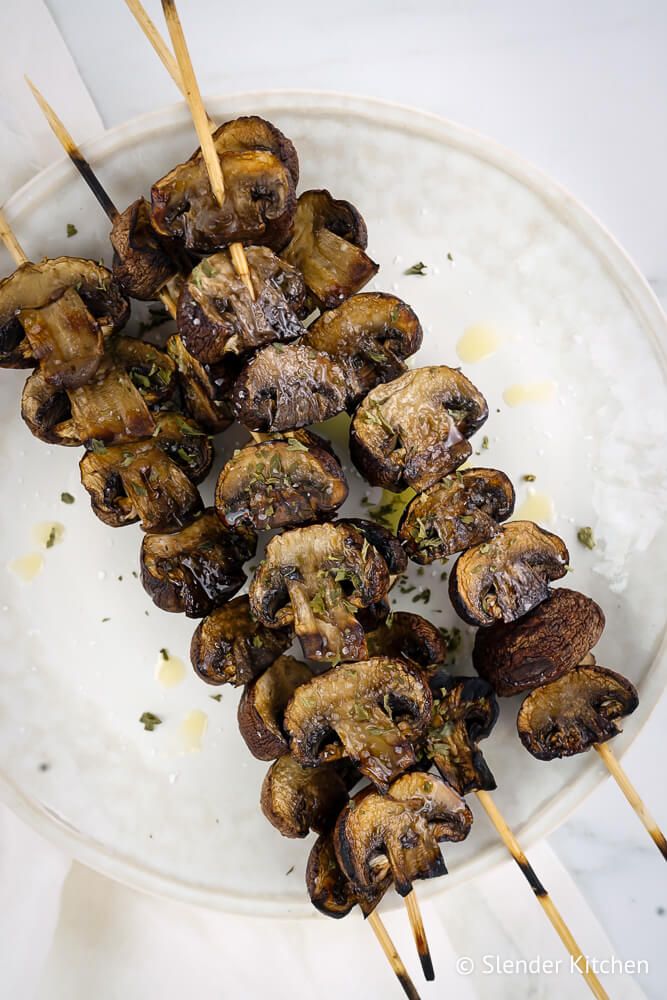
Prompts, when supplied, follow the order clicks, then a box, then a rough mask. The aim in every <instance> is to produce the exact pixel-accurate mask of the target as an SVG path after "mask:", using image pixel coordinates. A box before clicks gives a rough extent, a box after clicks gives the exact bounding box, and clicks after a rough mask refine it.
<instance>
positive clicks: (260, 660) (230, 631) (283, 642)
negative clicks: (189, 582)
mask: <svg viewBox="0 0 667 1000" xmlns="http://www.w3.org/2000/svg"><path fill="white" fill-rule="evenodd" d="M291 644H292V632H291V631H290V629H288V628H283V629H276V628H272V629H269V628H266V627H265V626H264V625H262V624H261V623H260V622H258V621H257V620H256V619H255V618H253V616H252V614H251V611H250V604H249V602H248V598H247V597H246V596H243V597H235V598H234V599H233V600H231V601H230V602H229V603H228V604H225V605H224V606H223V607H221V608H217V609H216V610H215V611H213V612H212V613H211V614H210V615H209V616H208V617H207V618H204V619H203V621H201V622H200V623H199V625H198V626H197V629H196V631H195V634H194V635H193V637H192V643H191V645H190V659H191V661H192V666H193V667H194V670H195V673H196V674H197V675H198V676H199V677H201V679H202V680H203V681H206V683H207V684H233V685H234V686H235V687H238V686H239V685H241V684H248V683H249V682H250V681H252V680H253V678H255V677H258V676H259V675H260V674H261V673H262V672H263V671H264V670H266V668H267V667H268V666H270V665H271V664H272V663H273V661H274V660H275V659H276V658H277V657H279V656H280V655H281V653H284V652H285V650H286V649H287V647H288V646H290V645H291Z"/></svg>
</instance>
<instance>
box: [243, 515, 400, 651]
mask: <svg viewBox="0 0 667 1000" xmlns="http://www.w3.org/2000/svg"><path fill="white" fill-rule="evenodd" d="M388 589H389V572H388V570H387V564H386V563H385V561H384V559H383V558H382V557H381V556H380V554H379V553H378V552H377V551H376V549H375V548H374V547H373V546H372V545H370V544H369V543H368V541H367V540H366V539H365V538H364V536H363V535H362V534H361V532H360V531H358V530H357V529H356V528H354V527H352V526H351V525H348V524H340V523H338V522H336V523H334V524H314V525H310V526H308V527H305V528H292V529H291V530H289V531H286V532H284V533H283V534H282V535H277V536H276V537H274V538H272V539H271V541H270V542H269V544H268V545H267V547H266V553H265V557H264V560H263V561H262V563H261V564H260V566H259V568H258V569H257V572H256V573H255V576H254V579H253V581H252V583H251V584H250V592H249V596H250V607H251V609H252V612H253V614H254V615H255V616H256V617H257V618H258V619H259V621H261V622H263V623H264V624H265V625H268V626H269V627H270V628H273V627H282V626H285V625H290V626H292V625H293V626H294V630H295V632H296V634H297V636H298V637H299V640H300V642H301V645H302V647H303V651H304V655H305V656H307V657H308V658H309V659H314V660H319V661H321V662H324V661H327V660H340V659H346V660H351V659H358V658H359V656H363V655H364V654H365V649H366V646H365V641H364V630H363V628H362V627H361V625H360V624H359V622H358V621H357V618H356V610H357V608H359V607H366V606H368V605H369V604H373V603H374V602H375V601H378V600H380V599H381V598H382V597H384V595H385V594H386V593H387V591H388Z"/></svg>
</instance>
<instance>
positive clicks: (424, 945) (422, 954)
mask: <svg viewBox="0 0 667 1000" xmlns="http://www.w3.org/2000/svg"><path fill="white" fill-rule="evenodd" d="M404 902H405V906H406V909H407V911H408V917H409V918H410V927H411V928H412V934H413V937H414V939H415V944H416V945H417V954H418V955H419V961H420V962H421V965H422V969H423V971H424V979H426V981H427V982H429V983H430V982H433V980H434V979H435V971H434V969H433V961H432V959H431V950H430V948H429V946H428V939H427V937H426V930H425V928H424V921H423V919H422V914H421V910H420V909H419V901H418V900H417V894H416V892H415V890H414V889H411V890H410V892H409V893H408V894H407V896H405V897H404Z"/></svg>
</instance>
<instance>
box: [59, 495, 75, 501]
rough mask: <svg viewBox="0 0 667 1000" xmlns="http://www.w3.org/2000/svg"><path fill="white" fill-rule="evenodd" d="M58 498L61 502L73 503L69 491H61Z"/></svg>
mask: <svg viewBox="0 0 667 1000" xmlns="http://www.w3.org/2000/svg"><path fill="white" fill-rule="evenodd" d="M60 499H61V500H62V502H63V503H74V497H73V496H72V494H71V493H61V494H60Z"/></svg>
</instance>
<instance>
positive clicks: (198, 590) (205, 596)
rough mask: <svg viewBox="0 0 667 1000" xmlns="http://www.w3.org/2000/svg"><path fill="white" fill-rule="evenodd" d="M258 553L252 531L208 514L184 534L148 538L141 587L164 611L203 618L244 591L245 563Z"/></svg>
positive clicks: (210, 513)
mask: <svg viewBox="0 0 667 1000" xmlns="http://www.w3.org/2000/svg"><path fill="white" fill-rule="evenodd" d="M256 547H257V536H256V535H255V532H254V531H252V529H250V528H245V527H243V526H239V527H238V528H227V527H225V525H224V524H222V522H221V521H220V518H219V517H218V515H217V514H216V512H215V511H214V510H212V509H208V510H206V511H204V513H203V514H201V515H199V516H198V517H196V518H195V519H194V520H193V521H192V523H191V524H188V525H186V527H185V528H181V530H180V531H174V532H172V533H170V534H152V535H146V536H145V538H144V540H143V542H142V545H141V555H140V557H139V563H140V566H141V582H142V584H143V586H144V590H145V591H146V592H147V593H148V594H150V596H151V598H152V599H153V601H154V603H155V604H157V606H158V608H162V610H163V611H180V612H185V614H186V615H187V616H188V618H202V617H203V616H204V615H207V614H209V613H210V612H211V611H213V609H214V608H217V607H220V605H221V604H225V603H226V602H227V601H228V600H229V599H230V598H231V597H233V596H234V594H235V593H236V592H237V591H238V590H239V589H240V588H241V587H242V586H243V584H244V583H245V579H246V575H245V573H244V572H243V563H244V562H245V561H246V560H247V559H250V558H252V556H253V555H254V554H255V549H256Z"/></svg>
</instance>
